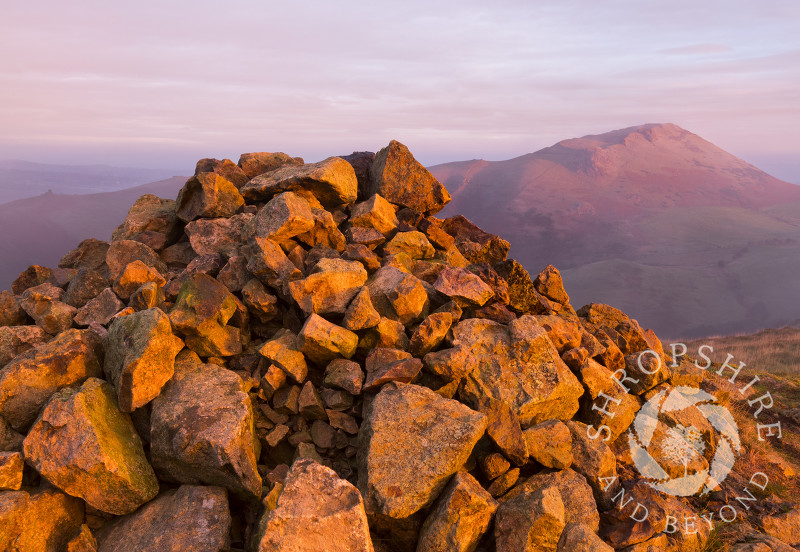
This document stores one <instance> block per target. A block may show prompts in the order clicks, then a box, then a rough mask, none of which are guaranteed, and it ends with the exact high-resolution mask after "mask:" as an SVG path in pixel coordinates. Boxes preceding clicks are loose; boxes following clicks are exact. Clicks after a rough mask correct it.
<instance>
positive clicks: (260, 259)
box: [243, 238, 302, 292]
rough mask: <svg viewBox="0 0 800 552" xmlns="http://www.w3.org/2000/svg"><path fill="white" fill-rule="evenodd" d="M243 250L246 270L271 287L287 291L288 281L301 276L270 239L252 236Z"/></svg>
mask: <svg viewBox="0 0 800 552" xmlns="http://www.w3.org/2000/svg"><path fill="white" fill-rule="evenodd" d="M243 251H244V256H245V258H247V270H248V271H250V272H251V273H252V274H253V275H254V276H255V277H256V278H258V279H259V280H261V281H262V282H264V283H265V284H267V285H268V286H270V287H272V288H273V289H276V290H278V291H284V290H286V291H287V292H288V283H289V282H291V281H292V280H298V279H300V278H302V273H301V272H300V270H299V269H298V268H297V267H296V266H295V265H294V263H293V262H292V261H290V260H289V259H288V258H287V257H286V254H285V253H284V252H283V250H282V249H281V247H280V246H279V245H278V244H277V243H275V242H274V241H272V240H268V239H266V238H253V239H252V240H250V242H248V245H247V247H245V248H243Z"/></svg>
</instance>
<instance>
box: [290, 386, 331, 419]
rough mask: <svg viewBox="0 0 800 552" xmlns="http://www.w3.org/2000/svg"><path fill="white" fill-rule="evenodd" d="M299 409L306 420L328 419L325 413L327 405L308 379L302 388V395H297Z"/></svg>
mask: <svg viewBox="0 0 800 552" xmlns="http://www.w3.org/2000/svg"><path fill="white" fill-rule="evenodd" d="M297 409H298V411H299V412H300V415H301V416H302V417H303V418H304V419H305V420H327V419H328V416H327V414H325V405H323V404H322V399H321V398H320V397H319V393H317V390H316V389H314V384H313V383H311V382H310V381H307V382H306V383H305V384H304V385H303V388H302V389H301V390H300V395H299V396H298V397H297Z"/></svg>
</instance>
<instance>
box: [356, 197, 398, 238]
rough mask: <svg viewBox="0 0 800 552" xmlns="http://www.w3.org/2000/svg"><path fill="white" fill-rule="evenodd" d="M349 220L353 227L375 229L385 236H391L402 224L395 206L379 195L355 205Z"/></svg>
mask: <svg viewBox="0 0 800 552" xmlns="http://www.w3.org/2000/svg"><path fill="white" fill-rule="evenodd" d="M348 220H349V222H350V224H352V225H353V226H358V227H364V228H374V229H375V230H377V231H378V232H380V233H381V234H383V235H387V234H391V233H392V232H394V231H395V230H396V229H397V226H398V225H399V224H400V223H399V222H398V220H397V212H396V208H395V206H394V205H392V204H391V203H389V202H388V201H386V199H384V197H383V196H381V195H379V194H373V195H372V197H370V198H369V199H367V200H366V201H362V202H360V203H356V204H355V205H353V208H352V209H351V210H350V218H349V219H348Z"/></svg>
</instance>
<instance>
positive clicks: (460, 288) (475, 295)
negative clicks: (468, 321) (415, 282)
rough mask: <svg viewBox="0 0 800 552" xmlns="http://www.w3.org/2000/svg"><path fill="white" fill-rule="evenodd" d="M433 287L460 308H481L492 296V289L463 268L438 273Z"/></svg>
mask: <svg viewBox="0 0 800 552" xmlns="http://www.w3.org/2000/svg"><path fill="white" fill-rule="evenodd" d="M433 287H434V289H436V291H438V292H439V293H441V294H442V295H445V296H447V297H449V298H450V299H451V300H453V301H455V302H456V303H458V304H459V305H460V306H462V307H467V306H476V305H477V306H483V305H485V304H486V302H487V301H488V300H489V299H491V298H492V297H493V296H494V292H493V291H492V288H490V287H489V286H488V285H486V283H485V282H484V281H483V280H481V279H480V278H479V277H478V276H476V275H474V274H473V273H471V272H470V271H468V270H465V269H463V268H450V267H447V268H445V269H444V270H442V271H441V272H440V273H439V277H438V278H437V279H436V282H435V283H434V284H433Z"/></svg>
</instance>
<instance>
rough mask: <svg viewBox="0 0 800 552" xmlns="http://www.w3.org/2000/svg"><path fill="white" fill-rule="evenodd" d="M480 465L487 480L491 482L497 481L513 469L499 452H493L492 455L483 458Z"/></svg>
mask: <svg viewBox="0 0 800 552" xmlns="http://www.w3.org/2000/svg"><path fill="white" fill-rule="evenodd" d="M478 464H479V466H480V468H481V471H482V472H483V475H484V476H486V479H488V480H489V481H491V480H492V479H497V478H498V477H500V476H501V475H503V474H504V473H506V472H507V471H508V470H509V468H510V467H511V464H509V462H508V460H506V459H505V458H503V455H502V454H500V453H499V452H493V453H492V454H488V455H486V456H483V457H481V459H480V461H479V462H478Z"/></svg>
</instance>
